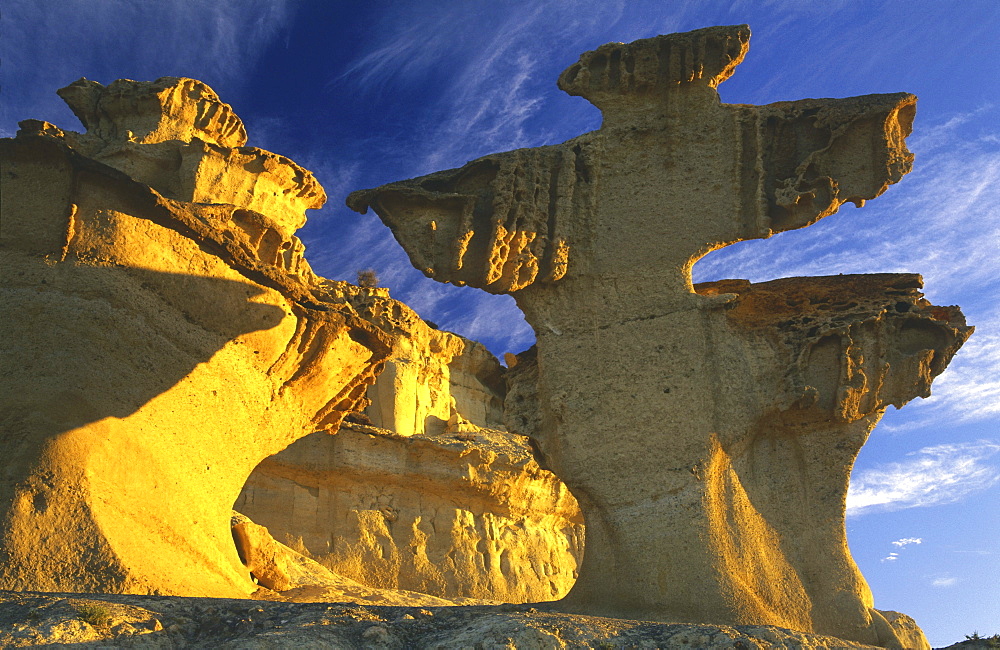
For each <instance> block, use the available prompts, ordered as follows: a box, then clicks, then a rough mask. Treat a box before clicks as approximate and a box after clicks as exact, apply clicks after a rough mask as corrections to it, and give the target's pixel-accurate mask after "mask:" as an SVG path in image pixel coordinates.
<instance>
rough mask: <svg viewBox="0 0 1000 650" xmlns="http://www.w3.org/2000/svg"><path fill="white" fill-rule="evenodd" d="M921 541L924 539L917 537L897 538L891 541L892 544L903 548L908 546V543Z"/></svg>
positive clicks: (919, 542)
mask: <svg viewBox="0 0 1000 650" xmlns="http://www.w3.org/2000/svg"><path fill="white" fill-rule="evenodd" d="M923 541H924V540H922V539H921V538H919V537H904V538H902V539H897V540H896V541H895V542H892V545H893V546H898V547H899V548H904V547H906V546H909V545H910V544H922V543H923Z"/></svg>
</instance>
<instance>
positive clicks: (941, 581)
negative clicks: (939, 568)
mask: <svg viewBox="0 0 1000 650" xmlns="http://www.w3.org/2000/svg"><path fill="white" fill-rule="evenodd" d="M957 584H958V578H956V577H954V576H949V575H945V576H940V577H937V578H934V579H932V580H931V586H932V587H954V586H955V585H957Z"/></svg>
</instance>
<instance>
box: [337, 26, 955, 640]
mask: <svg viewBox="0 0 1000 650" xmlns="http://www.w3.org/2000/svg"><path fill="white" fill-rule="evenodd" d="M748 42H749V29H748V28H747V27H745V26H739V27H715V28H708V29H703V30H698V31H695V32H690V33H687V34H674V35H670V36H660V37H656V38H653V39H646V40H642V41H636V42H634V43H630V44H620V43H614V44H608V45H605V46H602V47H601V48H598V49H597V50H595V51H593V52H588V53H586V54H584V55H583V56H582V57H581V59H580V61H579V62H578V63H576V64H574V65H573V66H571V67H570V68H568V69H567V70H566V71H565V72H564V73H563V74H562V76H561V77H560V80H559V83H560V87H561V88H563V89H564V90H566V91H567V92H569V93H570V94H574V95H581V96H583V97H585V98H587V99H588V100H590V101H591V102H592V103H594V104H595V105H597V106H598V107H599V108H600V109H601V111H602V113H603V115H604V121H603V125H602V127H601V128H600V130H598V131H595V132H592V133H588V134H585V135H582V136H579V137H578V138H575V139H573V140H570V141H568V142H566V143H564V144H561V145H554V146H549V147H540V148H537V149H522V150H518V151H512V152H507V153H502V154H494V155H490V156H486V157H484V158H481V159H479V160H475V161H472V162H470V163H469V164H467V165H466V166H464V167H462V168H460V169H455V170H450V171H445V172H439V173H436V174H431V175H429V176H425V177H422V178H417V179H413V180H410V181H403V182H400V183H395V184H391V185H387V186H384V187H381V188H376V189H372V190H364V191H360V192H356V193H354V194H352V195H351V197H349V199H348V204H349V205H350V206H351V207H353V208H354V209H356V210H359V211H364V210H366V209H367V208H368V207H372V208H374V209H375V211H376V212H377V213H378V214H379V216H380V217H381V218H382V219H383V221H385V222H386V223H387V224H388V225H389V227H390V228H392V230H393V232H394V234H395V235H396V237H397V239H398V240H399V241H400V243H401V244H402V245H403V247H404V248H405V249H406V250H407V253H408V254H409V256H410V259H411V261H412V262H413V263H414V265H415V266H417V267H418V268H420V269H423V270H424V272H425V273H426V274H427V275H429V276H431V277H434V278H435V279H438V280H441V281H444V282H453V283H455V284H468V285H471V286H475V287H480V288H482V289H485V290H487V291H490V292H493V293H512V294H513V296H514V297H515V299H516V300H517V303H518V305H519V306H520V307H521V309H522V310H523V311H524V312H525V315H526V318H527V319H528V322H529V323H531V325H532V327H533V328H534V330H535V333H536V335H537V351H536V355H537V363H536V364H535V365H534V366H533V367H532V365H531V364H524V365H523V367H522V364H518V366H516V367H515V369H514V371H512V372H511V373H510V375H511V379H512V381H513V382H514V385H513V386H512V387H511V390H510V392H509V393H508V396H507V404H508V410H509V418H510V419H509V422H510V423H511V426H510V428H511V429H512V430H515V431H520V432H524V433H529V434H531V435H533V436H534V437H535V439H536V440H537V441H538V444H539V448H540V451H541V453H542V456H543V457H544V461H545V464H546V466H547V467H549V468H551V469H552V470H553V471H554V472H555V473H556V475H557V476H559V478H560V479H562V480H563V481H565V482H566V484H567V485H568V486H569V487H570V489H571V490H572V491H573V493H574V495H575V496H576V498H577V499H578V501H579V502H580V506H581V508H582V509H583V512H584V514H585V519H586V523H587V551H586V554H585V557H584V561H583V565H582V566H581V569H580V577H579V580H578V581H577V583H576V585H575V586H574V588H573V589H572V591H571V592H570V593H569V594H568V595H567V597H566V598H565V599H563V601H561V602H560V604H559V607H561V608H563V609H565V610H568V611H575V612H587V613H592V614H601V615H613V616H620V617H628V618H643V619H654V620H661V621H692V622H711V623H717V624H726V625H729V624H770V625H780V626H785V627H789V628H793V629H797V630H802V631H806V632H815V633H821V634H830V635H834V636H837V637H840V638H844V639H850V640H854V641H858V642H862V643H876V644H883V645H898V644H900V643H902V641H901V639H900V636H899V633H898V632H897V631H895V630H894V628H893V627H892V625H890V624H889V622H888V620H887V619H886V617H884V616H882V615H881V614H880V613H879V612H878V611H877V610H875V609H874V608H873V606H872V597H871V592H870V590H869V589H868V587H867V585H866V583H865V582H864V579H863V578H862V576H861V575H860V573H859V572H858V570H857V568H856V566H855V565H854V562H853V560H852V559H851V557H850V553H849V551H848V549H847V546H846V543H845V535H844V497H845V493H846V487H847V481H848V477H849V474H850V469H851V465H852V463H853V460H854V456H855V454H856V452H857V450H858V448H860V446H861V445H862V444H863V442H864V440H865V437H866V436H867V434H868V432H869V431H870V430H871V428H872V427H873V426H874V424H875V422H876V421H877V420H878V418H879V417H880V416H881V414H882V412H883V410H884V409H885V408H886V407H887V406H888V405H889V404H893V405H896V406H897V407H898V406H901V405H902V404H904V403H905V402H906V401H908V400H910V399H912V398H913V397H916V396H924V395H926V394H927V392H928V389H929V385H930V381H931V379H932V378H933V377H934V376H936V375H937V374H938V373H940V372H941V371H942V370H943V369H944V367H945V366H946V365H947V363H948V361H949V360H950V358H951V355H952V354H954V352H955V351H956V350H957V349H958V347H959V346H960V345H961V344H962V342H963V341H964V340H965V339H966V337H967V336H968V335H969V334H970V332H971V328H969V327H967V326H966V325H965V323H964V319H963V318H962V316H961V314H960V312H959V311H958V310H957V308H948V307H945V308H941V307H933V306H930V305H928V304H927V303H925V302H924V301H923V300H922V299H921V298H920V296H919V293H918V292H917V288H918V287H919V279H918V278H917V277H916V276H910V275H892V276H872V277H867V278H865V277H862V278H858V277H844V278H832V279H810V280H805V279H798V280H789V281H781V282H779V283H778V284H766V285H763V286H760V287H753V286H750V285H748V284H747V283H745V282H742V281H730V282H728V283H724V284H721V285H717V286H715V287H714V288H713V287H705V288H704V290H703V291H702V292H697V293H696V292H695V291H694V288H693V286H692V284H691V267H692V266H693V265H694V263H695V262H696V261H697V260H698V259H699V258H700V257H702V256H704V255H705V254H707V253H708V252H710V251H712V250H714V249H717V248H720V247H722V246H726V245H728V244H731V243H734V242H737V241H740V240H745V239H753V238H766V237H769V236H770V235H772V234H774V233H776V232H781V231H784V230H789V229H793V228H800V227H804V226H808V225H810V224H812V223H814V222H815V221H817V220H819V219H821V218H823V217H825V216H828V215H830V214H833V213H834V212H836V211H837V209H838V208H839V206H841V205H842V204H843V203H845V202H852V203H855V204H856V205H858V206H860V205H861V204H863V203H864V201H866V200H868V199H872V198H874V197H877V196H878V195H880V194H881V193H882V192H884V191H885V190H886V188H887V187H888V185H889V184H891V183H895V182H896V181H898V180H899V179H900V178H901V177H902V175H903V174H905V173H907V172H908V171H909V170H910V166H911V160H912V156H911V154H910V153H909V152H908V151H907V149H906V146H905V137H906V136H907V135H908V134H909V133H910V128H911V122H912V119H913V115H914V107H915V101H916V100H915V98H914V97H913V96H912V95H908V94H893V95H869V96H864V97H854V98H847V99H818V100H817V99H808V100H801V101H795V102H782V103H778V104H771V105H767V106H750V105H727V104H721V103H720V102H719V98H718V94H717V92H716V90H715V88H716V86H717V85H718V84H719V83H721V82H722V81H724V80H725V79H726V78H728V77H729V76H730V75H731V74H732V73H733V71H734V69H735V67H736V66H737V65H738V64H739V63H740V62H741V61H742V59H743V57H744V55H745V53H746V51H747V47H748ZM525 361H526V359H525ZM518 368H520V371H518ZM518 375H520V379H518ZM533 375H534V378H532V376H533ZM525 381H527V383H528V384H529V385H528V386H527V387H526V386H525V385H524V382H525ZM532 395H534V397H532ZM518 399H520V405H517V400H518ZM531 403H533V404H535V405H536V407H535V408H533V407H530V406H529V407H526V406H525V405H526V404H531Z"/></svg>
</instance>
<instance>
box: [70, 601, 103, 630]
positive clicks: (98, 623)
mask: <svg viewBox="0 0 1000 650" xmlns="http://www.w3.org/2000/svg"><path fill="white" fill-rule="evenodd" d="M76 613H77V615H78V616H79V617H80V620H81V621H83V622H85V623H90V624H91V625H93V626H95V627H104V626H107V625H110V624H111V618H112V616H111V609H110V608H109V607H108V606H107V605H102V604H101V603H83V604H81V605H76Z"/></svg>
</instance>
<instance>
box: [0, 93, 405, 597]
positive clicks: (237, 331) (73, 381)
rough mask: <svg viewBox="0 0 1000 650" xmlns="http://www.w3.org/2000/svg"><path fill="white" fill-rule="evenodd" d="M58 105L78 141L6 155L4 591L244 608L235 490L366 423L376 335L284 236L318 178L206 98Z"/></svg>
mask: <svg viewBox="0 0 1000 650" xmlns="http://www.w3.org/2000/svg"><path fill="white" fill-rule="evenodd" d="M62 94H63V95H64V96H65V97H66V99H67V100H68V101H69V103H70V105H71V106H72V107H73V109H74V110H75V111H76V112H77V114H78V115H80V117H81V119H82V120H83V122H84V124H85V125H86V126H87V127H88V132H87V133H85V134H78V133H71V132H63V131H61V130H60V129H58V128H57V127H55V126H53V125H51V124H47V123H45V122H39V121H34V120H28V121H26V122H22V130H21V131H20V132H19V133H18V136H17V137H16V138H14V139H5V140H2V141H0V154H2V161H3V163H2V174H0V180H2V188H0V192H2V195H3V203H2V208H3V215H2V221H0V242H2V249H0V259H2V261H0V264H2V267H0V277H2V278H3V285H2V287H0V310H2V312H3V314H4V318H3V319H2V320H0V354H2V355H3V356H2V359H3V373H2V376H0V446H2V448H3V449H4V451H5V453H4V458H3V460H2V466H3V473H2V475H0V513H2V518H3V524H2V531H0V587H2V588H5V589H18V590H46V591H79V592H87V591H105V592H107V591H111V592H132V593H159V594H190V595H199V596H222V597H237V596H238V597H245V596H247V595H249V594H250V593H252V592H253V591H254V590H255V589H256V588H257V587H256V586H255V585H254V584H253V583H252V582H251V581H250V579H249V573H248V572H247V570H246V568H245V567H244V566H243V565H242V564H241V562H240V558H239V556H238V555H237V552H236V547H235V545H234V543H233V537H232V535H231V533H230V526H229V520H230V510H231V507H232V504H233V502H234V501H235V499H236V497H237V496H238V495H239V492H240V489H241V488H242V486H243V484H244V481H245V480H246V477H247V476H248V475H249V474H250V472H251V471H252V470H253V468H254V467H256V466H257V464H258V463H260V461H261V460H263V459H264V458H266V457H268V456H270V455H272V454H274V453H276V452H278V451H280V450H282V449H284V448H285V447H287V446H288V445H289V444H290V443H291V442H293V441H294V440H296V439H298V438H300V437H302V436H304V435H306V434H308V433H311V432H313V431H316V430H319V429H325V428H331V427H332V428H334V429H335V428H336V427H337V426H339V424H340V421H341V419H342V418H343V417H344V415H345V414H347V413H349V412H351V411H355V410H357V409H359V408H363V407H364V405H365V403H364V400H365V393H366V391H367V389H368V386H369V384H371V383H372V382H373V381H374V375H375V374H376V372H377V370H378V366H379V365H380V364H381V363H382V361H383V360H384V359H385V358H387V357H388V355H389V352H390V343H389V339H388V336H387V335H386V334H385V333H384V332H382V331H380V330H379V329H378V328H377V327H376V326H374V325H372V324H371V323H369V322H367V321H365V320H364V319H362V318H359V317H358V316H357V315H356V313H355V312H354V310H353V308H351V307H350V306H348V305H347V304H346V303H344V302H343V301H340V302H338V301H337V300H334V299H331V298H330V297H329V296H328V295H327V293H326V291H325V289H323V287H322V286H321V283H320V282H319V280H318V279H317V278H316V277H315V275H314V274H313V273H312V271H311V270H310V269H309V265H308V264H307V263H306V261H305V260H304V258H303V257H302V249H303V247H302V244H301V242H299V240H298V239H297V238H295V237H294V235H292V234H291V232H292V231H293V230H294V229H295V228H296V227H297V226H298V225H301V223H302V222H303V221H304V218H305V217H304V210H305V208H310V207H318V206H319V205H320V204H321V203H322V199H323V195H322V190H321V189H319V187H318V185H316V184H315V181H314V180H313V179H312V176H311V175H310V174H308V172H305V171H304V170H302V169H301V168H299V167H298V166H296V165H295V164H294V163H292V162H291V161H288V160H287V159H285V158H282V157H280V156H276V155H274V154H270V153H267V152H263V151H261V150H259V149H245V148H242V145H243V144H244V143H245V133H244V131H243V127H242V124H241V123H240V122H239V119H238V118H237V117H236V116H235V115H234V114H233V113H232V111H231V109H230V108H229V107H228V106H227V105H225V104H222V103H221V102H219V101H218V98H217V97H216V96H215V94H214V93H213V92H212V91H211V90H210V89H209V88H208V87H207V86H205V85H204V84H202V83H200V82H197V81H193V80H190V79H173V78H164V79H160V80H158V81H157V82H153V83H137V82H131V81H120V82H116V83H114V84H111V85H110V86H108V87H104V86H101V85H100V84H96V83H94V82H86V81H80V82H77V83H75V84H73V85H71V86H70V87H68V88H66V89H64V90H63V91H62ZM178 161H180V164H179V165H178ZM293 181H294V182H293ZM279 188H280V190H281V191H278V190H279ZM285 190H288V191H287V192H286V191H285Z"/></svg>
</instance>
